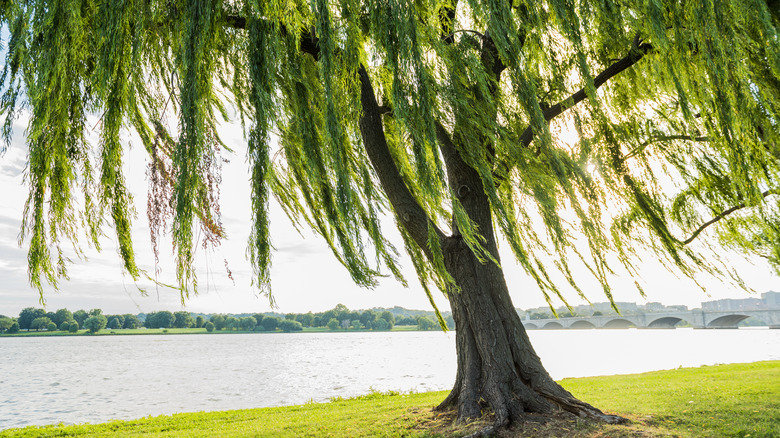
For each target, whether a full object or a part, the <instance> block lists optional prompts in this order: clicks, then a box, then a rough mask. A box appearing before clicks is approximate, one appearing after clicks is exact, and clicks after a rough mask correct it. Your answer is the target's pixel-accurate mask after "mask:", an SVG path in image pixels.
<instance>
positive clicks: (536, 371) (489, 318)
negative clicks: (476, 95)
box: [437, 125, 624, 435]
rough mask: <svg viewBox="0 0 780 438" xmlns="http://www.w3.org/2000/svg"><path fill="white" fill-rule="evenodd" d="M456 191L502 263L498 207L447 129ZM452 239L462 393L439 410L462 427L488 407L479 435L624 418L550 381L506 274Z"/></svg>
mask: <svg viewBox="0 0 780 438" xmlns="http://www.w3.org/2000/svg"><path fill="white" fill-rule="evenodd" d="M437 131H438V132H437V134H438V138H439V142H440V144H441V150H442V155H443V156H444V158H445V163H446V166H447V176H448V183H449V185H450V187H451V188H453V191H454V192H455V193H457V194H458V197H459V200H460V202H461V204H462V205H463V207H464V209H465V210H466V212H467V213H468V215H469V217H470V218H471V219H472V220H473V221H474V222H475V223H476V224H477V226H478V227H479V230H480V232H481V233H482V236H483V237H484V238H485V249H486V250H488V251H489V252H490V253H491V254H492V256H493V257H494V259H495V260H496V261H500V256H499V254H498V247H497V245H496V239H495V232H494V228H493V220H492V216H491V209H490V204H489V201H488V198H487V195H486V194H485V192H484V190H483V188H482V182H481V180H480V178H479V175H478V173H477V172H476V171H475V170H474V169H473V168H471V167H470V166H468V165H467V164H466V163H465V162H464V161H463V160H462V159H461V156H460V154H459V153H458V151H457V147H456V146H455V144H454V143H453V142H452V141H451V140H450V138H449V136H448V135H447V133H446V131H445V130H444V127H443V126H441V125H438V126H437ZM453 230H454V232H453V235H452V236H450V237H446V238H444V243H443V245H442V252H443V254H444V263H445V267H446V269H447V272H448V273H449V274H450V276H452V278H453V279H454V280H455V284H456V285H457V288H455V287H452V288H450V290H449V291H448V294H447V296H448V299H449V302H450V307H451V309H452V313H453V319H454V320H455V326H456V348H457V359H458V372H457V376H456V380H455V385H454V387H453V389H452V391H451V392H450V394H449V396H448V397H447V398H446V399H445V400H444V402H442V403H441V404H440V405H439V407H438V409H447V408H457V411H458V419H459V420H461V421H468V420H470V419H474V418H478V417H480V416H481V415H482V413H483V412H484V410H483V408H484V407H487V408H489V410H490V411H492V413H493V415H494V417H495V421H494V423H493V425H492V426H491V427H489V428H488V429H486V430H483V431H480V432H478V434H483V435H484V434H488V433H490V432H491V431H492V430H494V429H495V428H498V427H503V426H506V425H508V424H509V423H511V422H515V421H521V420H522V419H523V418H524V417H525V416H526V415H527V414H553V413H555V412H561V411H566V412H570V413H572V414H575V415H577V416H584V417H590V418H594V419H598V420H600V421H606V422H609V423H618V422H622V421H624V419H623V418H621V417H617V416H613V415H605V414H604V413H603V412H601V411H600V410H598V409H596V408H594V407H593V406H590V405H589V404H587V403H584V402H582V401H580V400H577V399H576V398H575V397H574V396H573V395H572V394H571V393H569V392H568V391H566V390H565V389H563V388H562V387H561V386H560V385H558V384H557V383H556V382H555V381H554V380H553V379H552V378H551V377H550V375H549V374H548V373H547V371H546V370H545V369H544V366H543V365H542V362H541V360H540V359H539V356H537V354H536V352H535V351H534V349H533V347H532V346H531V342H530V340H529V338H528V334H527V333H526V330H525V328H524V327H523V324H522V322H521V320H520V317H519V315H518V314H517V311H516V310H515V308H514V305H513V304H512V300H511V298H510V297H509V290H508V288H507V285H506V280H505V279H504V273H503V271H502V269H501V267H500V266H499V265H498V264H496V263H493V262H486V263H482V262H480V261H479V259H478V258H477V257H476V256H475V255H474V253H473V252H472V250H471V248H469V247H468V245H466V243H465V241H464V240H463V238H462V237H461V236H460V234H459V232H458V229H457V224H453Z"/></svg>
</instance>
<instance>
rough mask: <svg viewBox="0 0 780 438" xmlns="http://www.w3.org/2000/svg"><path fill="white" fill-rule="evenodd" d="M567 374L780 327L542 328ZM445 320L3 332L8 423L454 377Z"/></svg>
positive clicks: (551, 365)
mask: <svg viewBox="0 0 780 438" xmlns="http://www.w3.org/2000/svg"><path fill="white" fill-rule="evenodd" d="M530 336H531V340H532V342H533V344H534V346H535V348H536V350H537V353H538V354H539V356H540V357H541V358H542V361H543V362H544V364H545V366H546V367H547V369H548V371H549V372H550V373H551V374H552V376H553V377H554V378H556V379H561V378H564V377H581V376H592V375H608V374H625V373H635V372H642V371H650V370H659V369H669V368H677V367H679V366H698V365H711V364H716V363H736V362H753V361H758V360H772V359H774V360H777V359H780V330H744V329H743V330H692V329H675V330H559V331H554V330H550V331H532V332H530ZM455 367H456V364H455V335H454V333H448V334H444V333H441V332H385V333H297V334H281V333H280V334H236V335H180V336H175V335H167V336H154V335H147V336H100V337H84V336H80V337H61V338H46V337H40V338H0V429H6V428H11V427H21V426H27V425H32V424H36V425H42V424H52V423H59V422H63V423H84V422H89V423H94V422H102V421H106V420H109V419H132V418H139V417H143V416H147V415H160V414H172V413H176V412H194V411H215V410H224V409H239V408H253V407H266V406H280V405H291V404H301V403H305V402H307V401H310V400H313V401H326V400H328V399H329V398H330V397H335V396H353V395H358V394H363V393H367V392H369V391H370V390H371V389H372V388H373V389H375V390H379V391H387V390H397V391H418V392H422V391H433V390H443V389H449V388H450V386H451V385H452V383H453V381H454V378H455Z"/></svg>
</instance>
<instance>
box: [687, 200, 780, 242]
mask: <svg viewBox="0 0 780 438" xmlns="http://www.w3.org/2000/svg"><path fill="white" fill-rule="evenodd" d="M769 195H780V190H778V189H774V190H767V191H765V192H763V193H761V197H762V198H766V197H767V196H769ZM745 207H747V205H745V203H744V202H743V203H741V204H739V205H736V206H734V207H731V208H729V209H728V210H724V211H722V212H720V213H719V214H717V215H716V216H715V217H714V218H712V219H710V220H708V221H707V222H705V223H703V224H701V226H700V227H699V228H697V229H696V231H694V232H693V233H692V234H691V237H689V238H687V239H685V240H684V241H683V242H682V243H683V245H687V244H689V243H691V242H693V241H694V240H695V239H696V238H697V237H698V236H699V234H701V233H702V231H704V230H705V229H706V228H707V227H709V226H710V225H713V224H715V223H717V222H718V221H720V220H721V219H723V218H725V217H726V216H728V215H730V214H731V213H734V212H735V211H737V210H741V209H743V208H745Z"/></svg>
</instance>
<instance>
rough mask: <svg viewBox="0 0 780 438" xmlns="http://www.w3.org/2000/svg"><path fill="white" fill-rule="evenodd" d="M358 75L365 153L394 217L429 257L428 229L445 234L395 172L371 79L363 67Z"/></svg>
mask: <svg viewBox="0 0 780 438" xmlns="http://www.w3.org/2000/svg"><path fill="white" fill-rule="evenodd" d="M358 75H359V76H360V103H361V104H362V107H363V115H361V116H360V122H359V125H360V134H361V136H362V137H363V144H364V145H365V148H366V153H367V154H368V158H369V160H370V161H371V165H372V166H373V167H374V170H375V171H376V173H377V176H378V177H379V182H380V184H381V185H382V190H383V191H384V192H385V194H386V195H387V198H388V199H389V200H390V205H392V207H393V210H394V211H395V213H396V216H397V217H398V219H399V220H400V221H401V224H402V225H403V227H404V228H405V229H406V231H407V232H408V233H409V235H410V236H411V237H412V239H414V241H415V243H416V244H417V246H419V247H420V249H422V250H423V252H425V254H426V255H427V256H429V257H430V256H431V254H430V250H429V249H428V226H429V225H430V226H432V227H434V229H435V230H436V234H437V235H438V236H439V239H443V238H444V237H445V236H444V233H443V232H442V231H441V230H439V229H438V228H437V227H436V225H435V224H433V223H432V221H431V220H430V218H428V214H427V213H426V212H425V210H424V209H423V208H422V206H420V204H419V203H418V202H417V200H416V199H415V198H414V196H413V195H412V193H411V192H410V191H409V188H408V187H407V186H406V183H405V182H404V180H403V178H402V177H401V173H400V172H399V171H398V167H397V166H396V164H395V161H394V160H393V156H392V155H391V154H390V148H389V147H388V145H387V139H386V137H385V132H384V127H383V125H382V115H381V113H380V107H379V105H378V104H377V102H376V95H375V94H374V88H373V86H372V85H371V78H369V76H368V72H367V71H366V67H365V66H364V65H362V64H361V65H360V69H359V70H358Z"/></svg>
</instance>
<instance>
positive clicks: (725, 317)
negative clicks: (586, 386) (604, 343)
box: [523, 309, 780, 330]
mask: <svg viewBox="0 0 780 438" xmlns="http://www.w3.org/2000/svg"><path fill="white" fill-rule="evenodd" d="M751 316H754V317H756V318H757V319H760V320H761V321H763V322H764V323H765V324H766V325H768V326H769V327H771V328H780V309H769V310H745V311H728V312H707V311H703V310H692V311H688V312H659V313H642V314H637V315H607V316H573V317H569V318H559V319H552V318H551V319H525V320H523V325H524V326H525V328H526V329H529V330H536V329H563V328H567V329H568V328H570V329H589V328H630V327H637V328H674V327H675V325H677V323H679V322H681V321H686V322H688V323H689V324H690V325H691V326H692V327H693V328H736V327H737V324H739V323H740V322H741V321H742V320H745V319H747V318H750V317H751Z"/></svg>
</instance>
